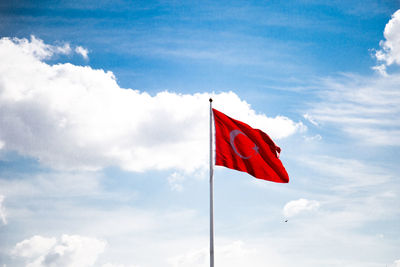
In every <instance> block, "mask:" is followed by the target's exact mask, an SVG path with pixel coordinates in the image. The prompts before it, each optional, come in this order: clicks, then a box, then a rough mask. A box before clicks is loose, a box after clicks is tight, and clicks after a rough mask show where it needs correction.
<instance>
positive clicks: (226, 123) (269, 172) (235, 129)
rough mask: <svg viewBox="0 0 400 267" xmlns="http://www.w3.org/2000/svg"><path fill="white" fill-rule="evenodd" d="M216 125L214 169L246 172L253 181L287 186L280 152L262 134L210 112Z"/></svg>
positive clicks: (223, 115)
mask: <svg viewBox="0 0 400 267" xmlns="http://www.w3.org/2000/svg"><path fill="white" fill-rule="evenodd" d="M213 113H214V122H215V147H216V156H215V165H219V166H225V167H228V168H230V169H234V170H238V171H242V172H247V173H249V174H251V175H253V176H254V177H256V178H259V179H264V180H268V181H273V182H277V183H288V182H289V176H288V174H287V172H286V170H285V167H283V165H282V162H281V161H280V159H279V153H280V151H281V149H280V148H279V147H278V146H277V145H275V143H274V141H272V139H271V138H270V137H269V136H268V135H267V134H266V133H264V132H263V131H261V130H258V129H253V128H251V127H250V126H249V125H247V124H246V123H243V122H241V121H238V120H235V119H232V118H230V117H228V116H226V115H225V114H224V113H222V112H220V111H218V110H216V109H213Z"/></svg>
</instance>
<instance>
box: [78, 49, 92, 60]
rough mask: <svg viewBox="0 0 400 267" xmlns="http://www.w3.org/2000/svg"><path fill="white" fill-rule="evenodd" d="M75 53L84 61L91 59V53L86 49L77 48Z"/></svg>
mask: <svg viewBox="0 0 400 267" xmlns="http://www.w3.org/2000/svg"><path fill="white" fill-rule="evenodd" d="M75 52H76V53H78V54H80V55H81V56H82V57H83V58H84V59H86V60H87V59H89V57H88V54H89V51H88V50H87V49H86V48H84V47H82V46H77V47H76V48H75Z"/></svg>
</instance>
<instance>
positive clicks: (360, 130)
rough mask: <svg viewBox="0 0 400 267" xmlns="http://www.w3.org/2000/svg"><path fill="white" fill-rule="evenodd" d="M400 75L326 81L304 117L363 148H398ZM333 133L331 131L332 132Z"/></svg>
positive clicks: (349, 77)
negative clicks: (308, 116) (344, 134)
mask: <svg viewBox="0 0 400 267" xmlns="http://www.w3.org/2000/svg"><path fill="white" fill-rule="evenodd" d="M399 83H400V75H390V76H386V77H383V76H380V77H363V76H356V75H348V76H346V77H343V79H326V80H324V81H322V82H321V87H322V88H325V89H323V90H322V91H321V93H320V98H321V100H320V101H319V102H317V103H312V108H311V109H310V110H309V111H308V114H310V116H312V118H313V119H314V120H315V121H316V122H317V123H318V124H324V125H325V126H326V125H328V126H334V127H335V128H337V129H341V130H342V131H344V132H345V133H347V134H348V135H350V136H351V137H353V138H354V139H355V140H356V141H358V142H362V143H364V144H366V145H396V146H398V145H400V121H399V120H398V117H399V116H400V92H399V90H398V85H399ZM334 130H335V129H334Z"/></svg>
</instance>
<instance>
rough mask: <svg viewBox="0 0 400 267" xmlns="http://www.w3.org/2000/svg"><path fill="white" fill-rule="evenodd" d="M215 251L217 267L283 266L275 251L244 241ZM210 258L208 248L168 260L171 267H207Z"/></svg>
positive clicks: (219, 246) (232, 243) (230, 243)
mask: <svg viewBox="0 0 400 267" xmlns="http://www.w3.org/2000/svg"><path fill="white" fill-rule="evenodd" d="M217 248H218V249H216V251H215V265H216V266H230V267H241V266H254V267H261V266H265V263H266V262H269V263H270V264H271V265H273V266H277V267H278V266H283V265H282V264H281V262H280V260H279V259H278V258H277V257H276V255H274V254H273V250H270V251H269V252H267V251H265V250H264V248H263V247H261V248H262V250H260V247H259V246H254V247H252V246H250V245H249V244H246V243H244V242H243V241H240V240H237V241H232V242H229V243H227V244H223V245H217ZM209 262H210V257H209V250H208V249H207V248H203V249H199V250H193V251H189V252H187V253H184V254H181V255H179V256H176V257H171V258H169V259H168V263H169V266H171V267H207V266H209Z"/></svg>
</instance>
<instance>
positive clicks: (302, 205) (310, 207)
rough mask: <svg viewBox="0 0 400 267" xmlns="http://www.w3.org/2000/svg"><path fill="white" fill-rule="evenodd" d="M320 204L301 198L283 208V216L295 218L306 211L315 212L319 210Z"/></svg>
mask: <svg viewBox="0 0 400 267" xmlns="http://www.w3.org/2000/svg"><path fill="white" fill-rule="evenodd" d="M319 206H320V204H319V202H318V201H316V200H307V199H304V198H300V199H298V200H292V201H289V202H288V203H286V205H285V207H284V208H283V214H284V215H285V217H287V218H289V217H293V216H295V215H297V214H299V213H302V212H304V211H314V210H317V209H318V208H319Z"/></svg>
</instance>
